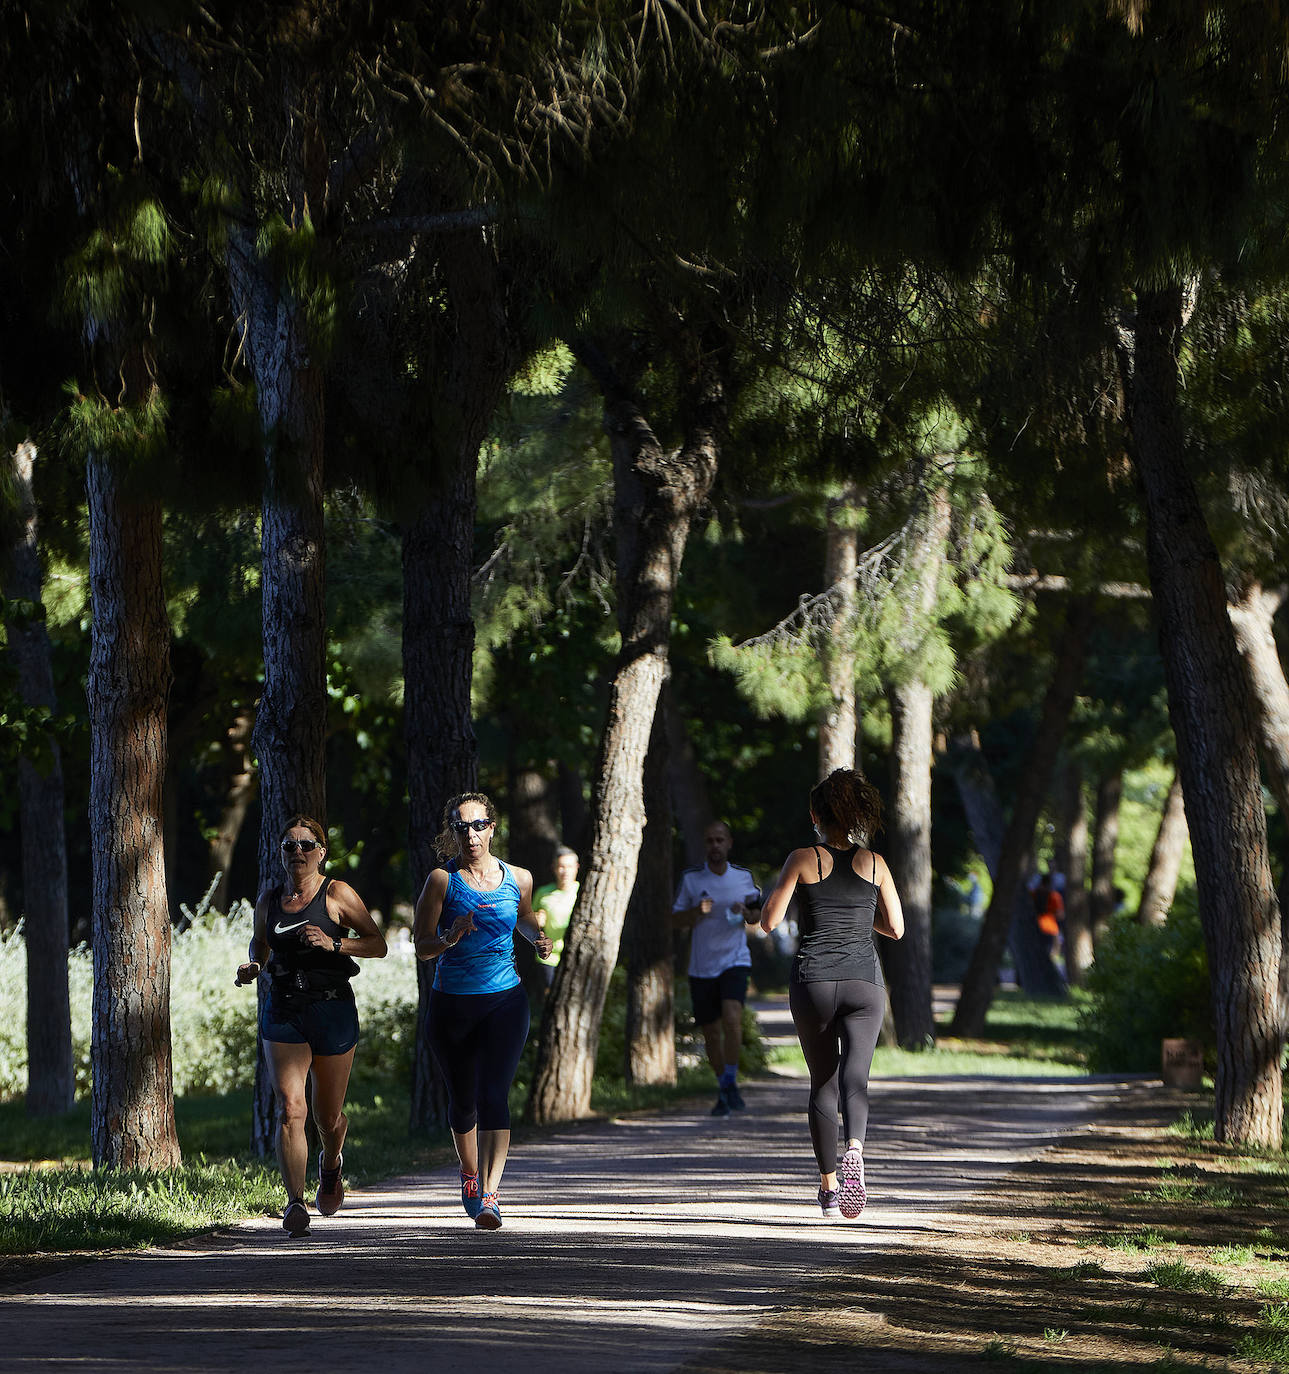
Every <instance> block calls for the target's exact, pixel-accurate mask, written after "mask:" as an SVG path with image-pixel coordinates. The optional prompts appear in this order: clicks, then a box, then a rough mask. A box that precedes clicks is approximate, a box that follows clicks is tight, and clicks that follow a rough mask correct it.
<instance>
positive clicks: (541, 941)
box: [510, 864, 555, 959]
mask: <svg viewBox="0 0 1289 1374" xmlns="http://www.w3.org/2000/svg"><path fill="white" fill-rule="evenodd" d="M510 871H511V873H513V874H514V875H515V882H516V883H518V884H519V916H518V918H517V919H516V921H515V930H516V932H518V933H521V934H522V935H523V937H524V939H526V940H527V941H528V943H529V944H530V945H532V947H533V948H534V949H535V950H536V951H537V953H538V954H539V955H540V956H541V957H542V958H543V959H547V958H549V957H550V952H551V950H553V949H554V948H555V941H554V940H552V939H551V938H550V936H549V935H547V934H546V932H545V931H544V930H543V929H542V924H543V921H544V919H545V913H544V912H543V913H542V915H541V916H538V915H537V913H536V912H535V911H534V910H533V875H532V874H531V873H530V872H529V871H528V870H527V869H526V868H516V867H514V865H513V864H512V865H511V868H510Z"/></svg>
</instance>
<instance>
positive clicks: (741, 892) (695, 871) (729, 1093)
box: [671, 821, 761, 1116]
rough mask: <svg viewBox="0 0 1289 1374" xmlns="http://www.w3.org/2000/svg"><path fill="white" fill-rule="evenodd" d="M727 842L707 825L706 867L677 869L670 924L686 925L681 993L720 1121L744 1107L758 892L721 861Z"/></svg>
mask: <svg viewBox="0 0 1289 1374" xmlns="http://www.w3.org/2000/svg"><path fill="white" fill-rule="evenodd" d="M733 843H734V841H733V837H732V836H731V835H730V830H729V826H727V825H726V824H725V823H724V822H723V821H713V822H712V824H711V825H709V826H708V827H707V829H706V831H705V832H704V834H703V844H704V845H705V846H706V849H707V862H706V863H705V864H704V865H703V866H702V867H701V868H687V869H686V870H685V871H684V873H683V874H682V875H681V878H680V886H679V887H678V888H677V889H676V900H675V901H674V902H673V903H672V908H671V914H672V920H673V921H674V922H675V923H676V924H677V925H682V926H693V928H694V935H693V940H692V942H691V944H690V949H689V991H690V995H691V996H692V998H693V1003H694V1020H695V1021H696V1022H697V1023H698V1028H699V1029H700V1030H701V1031H702V1033H703V1041H704V1043H705V1044H706V1046H707V1060H708V1062H709V1063H710V1064H711V1066H712V1070H713V1072H714V1073H715V1074H716V1080H717V1083H718V1084H719V1088H718V1091H717V1096H716V1105H715V1106H714V1107H713V1108H712V1115H713V1116H728V1115H729V1114H730V1112H731V1111H742V1109H743V1108H744V1107H745V1106H746V1105H747V1104H746V1103H745V1102H744V1101H743V1094H742V1093H740V1092H739V1090H738V1058H739V1049H740V1047H741V1046H742V1044H743V1003H744V1002H745V1001H746V999H747V980H748V970H749V969H750V968H751V965H752V956H751V955H750V954H749V953H748V948H747V931H748V927H749V926H755V925H756V924H757V923H758V922H759V921H760V919H761V892H760V889H759V888H758V887H757V885H756V883H755V882H754V881H753V878H752V874H751V873H750V872H749V871H748V870H747V869H746V868H740V867H739V866H738V865H737V864H732V863H730V861H729V854H730V849H731V848H732V847H733Z"/></svg>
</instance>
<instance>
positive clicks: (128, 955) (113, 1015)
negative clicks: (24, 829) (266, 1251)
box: [87, 453, 180, 1169]
mask: <svg viewBox="0 0 1289 1374" xmlns="http://www.w3.org/2000/svg"><path fill="white" fill-rule="evenodd" d="M87 491H88V498H89V517H90V595H91V603H92V607H93V630H92V638H91V646H90V669H89V680H88V689H87V697H88V704H89V715H90V799H89V822H90V838H91V844H92V848H93V855H94V915H93V921H94V935H93V950H94V1014H93V1037H92V1047H91V1053H92V1062H93V1075H94V1086H93V1105H92V1115H91V1123H90V1138H91V1148H92V1152H93V1158H94V1164H95V1166H96V1167H99V1168H111V1169H165V1168H170V1167H171V1166H173V1165H175V1164H177V1163H179V1158H180V1155H179V1140H178V1137H177V1136H176V1134H175V1116H174V1097H173V1086H172V1078H171V1057H170V916H169V910H168V907H167V904H166V869H165V855H164V853H163V843H162V825H163V816H162V788H163V786H164V781H165V768H166V695H167V693H168V691H169V689H170V625H169V622H168V620H167V618H166V602H165V596H164V594H163V592H162V585H161V506H160V504H159V503H158V502H156V501H152V500H139V499H132V497H131V496H129V495H127V494H125V493H124V492H123V490H122V485H121V478H120V476H119V474H118V473H117V472H116V471H115V470H114V467H113V465H112V463H111V462H110V461H109V460H107V459H105V458H103V457H102V456H100V455H98V454H93V453H92V454H91V455H90V457H89V464H88V477H87Z"/></svg>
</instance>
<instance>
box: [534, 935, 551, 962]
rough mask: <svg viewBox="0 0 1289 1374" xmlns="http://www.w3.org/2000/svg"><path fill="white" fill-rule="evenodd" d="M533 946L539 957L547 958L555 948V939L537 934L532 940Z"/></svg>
mask: <svg viewBox="0 0 1289 1374" xmlns="http://www.w3.org/2000/svg"><path fill="white" fill-rule="evenodd" d="M533 948H534V949H535V950H536V951H537V954H538V957H539V958H542V959H549V958H550V957H551V951H552V950H554V948H555V941H554V940H552V939H551V937H550V936H549V935H539V936H538V937H537V938H536V939H535V940H534V941H533Z"/></svg>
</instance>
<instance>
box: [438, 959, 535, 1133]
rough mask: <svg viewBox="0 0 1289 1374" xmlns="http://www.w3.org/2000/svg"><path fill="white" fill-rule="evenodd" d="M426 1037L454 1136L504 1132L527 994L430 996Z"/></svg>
mask: <svg viewBox="0 0 1289 1374" xmlns="http://www.w3.org/2000/svg"><path fill="white" fill-rule="evenodd" d="M425 1029H426V1036H427V1039H428V1040H429V1042H430V1049H431V1051H432V1052H433V1054H434V1058H435V1061H436V1063H437V1064H438V1066H439V1071H440V1073H442V1075H443V1081H444V1083H445V1084H446V1085H447V1090H448V1125H449V1126H451V1127H452V1129H453V1130H454V1131H455V1132H456V1133H457V1134H458V1135H466V1134H468V1133H469V1132H470V1131H471V1130H473V1129H474V1127H475V1126H478V1127H479V1129H480V1130H483V1131H504V1130H507V1129H509V1127H510V1085H511V1084H512V1083H513V1082H514V1081H515V1070H516V1069H517V1068H518V1067H519V1056H520V1055H521V1054H522V1053H523V1052H524V1041H525V1040H527V1039H528V994H527V993H526V992H525V991H524V989H523V987H522V985H518V984H517V985H516V986H515V987H513V988H506V989H505V991H503V992H479V993H460V992H442V991H440V990H439V989H438V988H435V989H434V991H433V992H432V993H431V994H430V1006H429V1010H428V1012H427V1013H426V1021H425Z"/></svg>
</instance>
